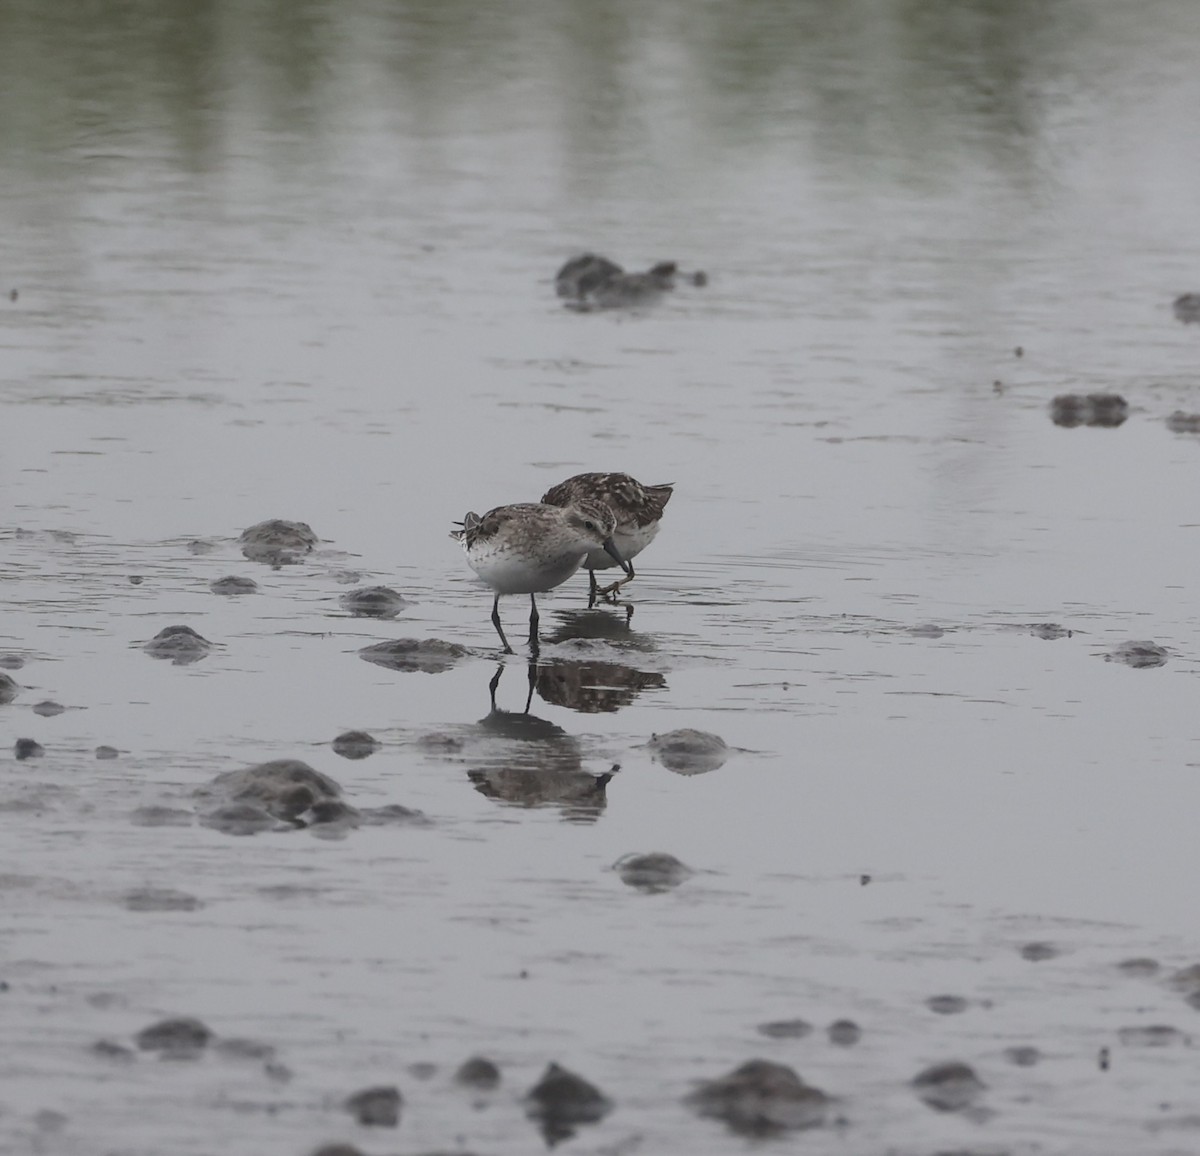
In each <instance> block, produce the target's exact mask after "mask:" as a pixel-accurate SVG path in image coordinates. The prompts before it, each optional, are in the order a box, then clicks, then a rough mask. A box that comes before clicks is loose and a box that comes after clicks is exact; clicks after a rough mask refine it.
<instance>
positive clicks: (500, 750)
mask: <svg viewBox="0 0 1200 1156" xmlns="http://www.w3.org/2000/svg"><path fill="white" fill-rule="evenodd" d="M503 673H504V667H503V666H501V667H500V668H499V669H498V670H497V671H496V673H495V675H494V676H493V678H492V680H491V682H490V683H489V684H488V689H489V692H490V694H491V711H490V712H489V713H488V715H487V717H486V718H484V719H481V720H480V722H479V729H480V731H481V732H483V734H484V735H485V736H486V737H488V738H493V739H497V740H499V741H498V742H497V743H496V744H495V746H494V748H493V749H492V750H490V751H489V750H487V748H485V750H484V751H483V752H474V753H473V754H472V762H474V763H476V764H479V763H481V762H482V763H486V764H490V765H485V766H478V765H477V766H476V767H475V768H473V769H472V770H469V771H468V772H467V777H468V778H469V779H470V780H471V782H472V783H474V784H475V789H476V790H477V791H478V792H479V793H480V794H481V795H484V796H486V797H487V798H489V799H495V800H497V801H498V802H501V803H510V804H512V805H514V806H519V807H541V806H547V805H554V806H560V807H562V808H563V809H564V812H565V816H564V817H566V818H568V819H575V820H585V821H586V820H594V819H596V818H597V817H598V816H599V814H600V812H601V811H603V810H604V807H605V805H606V804H607V801H608V800H607V798H606V796H605V787H606V786H607V784H608V781H609V780H610V779H611V778H612V777H613V775H614V774H615V773H616V772H617V770H618V769H619V768H618V767H616V766H614V767H613V768H612V770H610V771H607V772H606V773H604V774H602V775H593V774H591V773H590V772H588V771H586V770H584V768H583V756H582V752H581V751H580V748H579V740H578V739H577V738H575V737H574V736H573V735H569V734H567V732H566V731H564V730H563V729H562V727H560V726H557V725H555V724H554V723H552V722H549V721H548V720H547V719H543V718H538V717H537V716H536V715H531V714H530V713H529V705H530V702H531V700H532V696H533V686H534V683H535V681H536V677H537V666H536V663H532V662H531V663H530V664H529V697H528V698H527V699H526V701H525V709H524V710H523V711H521V712H520V713H517V712H515V711H506V710H501V709H500V708H499V707H497V706H496V688H497V687H498V685H499V683H500V677H501V675H502V674H503Z"/></svg>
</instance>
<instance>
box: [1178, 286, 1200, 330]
mask: <svg viewBox="0 0 1200 1156" xmlns="http://www.w3.org/2000/svg"><path fill="white" fill-rule="evenodd" d="M1171 312H1172V313H1174V314H1175V317H1176V319H1177V320H1179V321H1182V322H1183V323H1184V325H1190V324H1192V323H1193V322H1197V321H1200V293H1181V294H1180V295H1179V296H1178V297H1176V298H1175V300H1174V301H1172V302H1171Z"/></svg>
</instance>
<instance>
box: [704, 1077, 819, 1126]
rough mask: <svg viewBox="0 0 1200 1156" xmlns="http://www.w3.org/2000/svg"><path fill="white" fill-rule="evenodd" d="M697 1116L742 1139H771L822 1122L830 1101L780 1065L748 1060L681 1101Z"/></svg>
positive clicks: (816, 1089) (817, 1089)
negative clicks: (720, 1124)
mask: <svg viewBox="0 0 1200 1156" xmlns="http://www.w3.org/2000/svg"><path fill="white" fill-rule="evenodd" d="M684 1103H685V1104H687V1105H689V1106H690V1107H692V1108H694V1109H695V1110H696V1111H697V1112H699V1114H700V1115H701V1116H710V1117H713V1118H714V1119H717V1120H722V1121H724V1123H725V1124H726V1125H728V1127H729V1128H730V1129H731V1130H732V1131H734V1132H736V1133H738V1134H739V1135H742V1136H771V1135H774V1134H776V1133H778V1132H782V1131H785V1130H789V1129H795V1128H815V1127H817V1126H819V1125H820V1124H823V1123H824V1122H825V1115H826V1112H827V1111H828V1108H829V1105H830V1103H831V1099H830V1097H829V1096H827V1095H826V1094H825V1093H824V1092H822V1091H821V1090H820V1089H819V1088H814V1087H812V1086H810V1085H809V1084H806V1083H805V1082H804V1081H803V1080H802V1079H801V1078H800V1076H799V1075H797V1074H796V1072H794V1071H793V1070H792V1069H791V1068H789V1067H787V1066H786V1065H785V1064H775V1063H772V1062H771V1061H769V1060H750V1061H749V1062H747V1063H745V1064H742V1066H741V1067H740V1068H736V1069H735V1070H734V1071H732V1072H730V1073H729V1074H728V1075H727V1076H722V1077H720V1078H719V1079H716V1080H710V1081H709V1082H708V1083H705V1084H701V1086H700V1087H699V1088H697V1089H696V1090H695V1091H694V1092H691V1093H690V1094H689V1095H688V1096H686V1097H685V1098H684Z"/></svg>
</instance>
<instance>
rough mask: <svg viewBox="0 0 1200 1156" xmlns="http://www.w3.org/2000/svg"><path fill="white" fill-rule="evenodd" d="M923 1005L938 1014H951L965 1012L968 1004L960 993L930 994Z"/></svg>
mask: <svg viewBox="0 0 1200 1156" xmlns="http://www.w3.org/2000/svg"><path fill="white" fill-rule="evenodd" d="M925 1006H926V1007H927V1008H928V1009H929V1010H930V1011H931V1012H937V1014H938V1015H940V1016H953V1015H958V1014H959V1013H960V1012H965V1011H966V1010H967V1008H968V1007H969V1006H970V1005H969V1003H968V1002H967V1000H965V999H963V997H962V996H961V995H931V996H930V997H929V998H928V999H927V1000H926V1001H925Z"/></svg>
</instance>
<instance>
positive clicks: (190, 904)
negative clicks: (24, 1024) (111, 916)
mask: <svg viewBox="0 0 1200 1156" xmlns="http://www.w3.org/2000/svg"><path fill="white" fill-rule="evenodd" d="M125 906H126V907H127V908H128V909H129V910H130V911H196V910H198V909H199V908H201V907H203V906H204V904H203V903H201V902H200V900H199V899H197V898H196V897H195V896H194V895H189V894H188V893H187V892H186V891H171V890H170V889H168V888H165V887H139V888H138V889H137V890H135V891H130V892H129V893H128V894H127V895H126V896H125Z"/></svg>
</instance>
